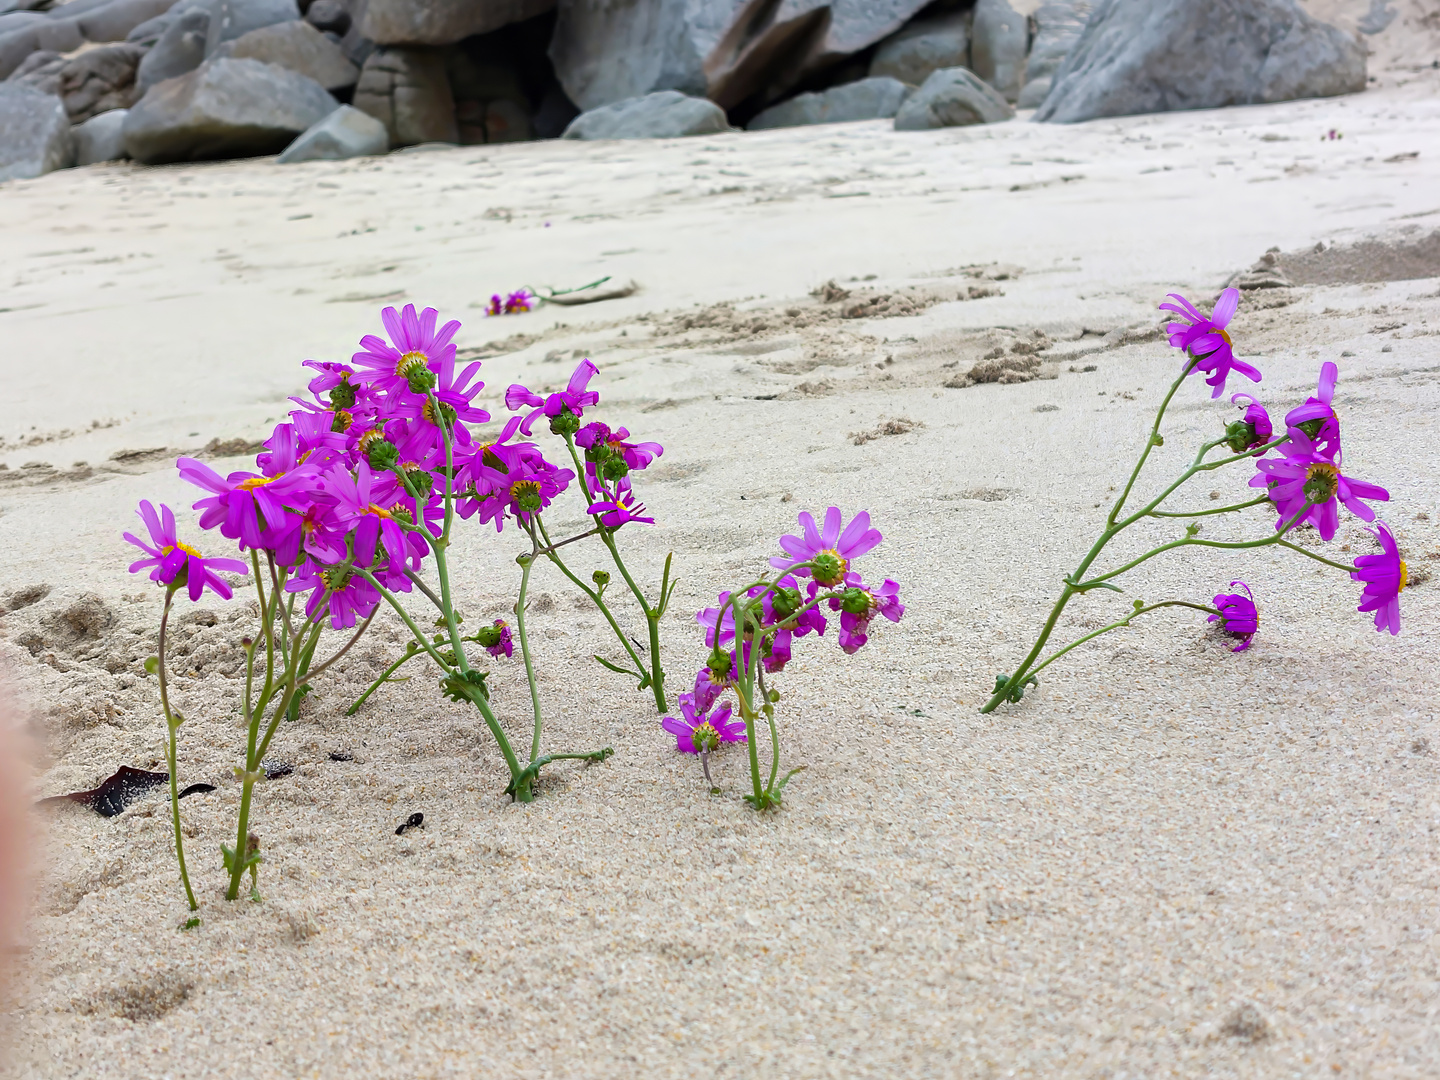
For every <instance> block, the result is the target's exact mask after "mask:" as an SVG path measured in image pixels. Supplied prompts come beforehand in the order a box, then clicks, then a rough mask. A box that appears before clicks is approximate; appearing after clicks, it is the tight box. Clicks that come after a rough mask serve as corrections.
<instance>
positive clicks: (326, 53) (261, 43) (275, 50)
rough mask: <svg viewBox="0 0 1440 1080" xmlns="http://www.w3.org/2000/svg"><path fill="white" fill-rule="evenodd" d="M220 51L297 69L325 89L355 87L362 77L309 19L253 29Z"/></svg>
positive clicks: (222, 47) (239, 58)
mask: <svg viewBox="0 0 1440 1080" xmlns="http://www.w3.org/2000/svg"><path fill="white" fill-rule="evenodd" d="M219 52H223V53H225V54H226V55H228V56H233V57H235V58H236V59H237V60H259V61H260V62H261V63H264V64H276V65H278V66H279V67H283V68H287V69H288V70H290V71H298V72H299V73H300V74H301V75H304V76H306V77H307V78H311V79H314V80H315V81H316V82H317V83H319V84H320V85H321V86H323V87H325V89H326V90H340V89H343V88H345V87H347V86H354V85H355V82H356V80H357V79H359V77H360V69H359V68H358V67H356V66H355V65H354V64H352V63H351V62H350V61H349V60H346V59H345V54H344V53H343V52H341V51H340V46H339V45H337V44H335V42H333V41H331V40H330V39H329V38H328V37H326V36H325V35H324V34H322V33H321V32H320V31H319V30H317V29H315V27H313V26H311V25H310V24H309V23H308V22H302V21H299V20H296V21H294V22H283V23H275V24H274V25H273V26H262V27H261V28H260V29H259V30H251V31H250V32H249V33H248V34H242V35H241V36H240V37H238V38H236V39H235V40H234V41H233V42H230V43H229V44H227V45H222V46H221V47H220V50H219ZM219 52H217V55H219Z"/></svg>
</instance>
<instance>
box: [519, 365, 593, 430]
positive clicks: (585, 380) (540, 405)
mask: <svg viewBox="0 0 1440 1080" xmlns="http://www.w3.org/2000/svg"><path fill="white" fill-rule="evenodd" d="M599 370H600V369H599V368H597V367H596V366H595V365H594V364H593V363H591V362H590V361H589V360H588V359H587V360H581V361H580V366H579V367H577V368H576V369H575V372H574V374H572V375H571V376H570V382H569V384H568V385H567V386H566V387H565V389H564V390H562V391H560V392H559V393H558V394H551V395H550V396H549V397H543V398H542V397H541V396H540V395H539V394H536V393H534V392H532V391H531V390H530V389H529V388H528V387H524V386H521V385H520V384H519V383H512V384H511V385H510V387H509V389H507V390H506V391H505V407H506V408H507V409H509V410H510V411H511V412H519V411H520V410H521V409H524V408H526V407H529V408H530V409H531V410H532V411H531V412H530V413H528V414H527V415H526V417H525V419H524V420H523V421H521V424H520V433H521V434H522V435H529V434H530V428H531V427H532V426H533V425H534V423H535V418H536V417H537V416H539V415H540V414H541V413H544V414H545V415H546V416H548V417H550V419H551V420H554V419H555V418H556V417H557V416H559V415H560V414H561V413H564V412H568V413H570V414H571V415H573V416H576V417H579V416H583V415H584V413H585V409H586V407H587V406H590V405H595V404H597V403H598V402H599V401H600V395H599V393H597V392H596V391H594V390H586V389H585V388H586V387H587V386H589V385H590V380H591V379H593V378H594V377H595V375H596V373H597V372H598V371H599ZM571 430H574V429H573V428H572V429H571Z"/></svg>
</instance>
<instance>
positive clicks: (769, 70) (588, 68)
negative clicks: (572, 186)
mask: <svg viewBox="0 0 1440 1080" xmlns="http://www.w3.org/2000/svg"><path fill="white" fill-rule="evenodd" d="M925 6H926V0H780V2H770V3H757V2H755V0H707V2H698V0H651V2H649V3H634V2H628V3H615V2H613V0H560V3H559V14H558V16H557V18H556V22H555V36H554V39H553V40H552V42H551V45H550V59H551V61H552V62H553V63H554V65H555V72H556V74H557V75H558V76H559V79H560V83H561V85H562V86H563V87H564V88H565V93H566V94H567V95H569V97H570V99H571V100H572V101H574V102H575V103H576V104H577V105H579V106H580V107H581V108H582V109H589V110H594V109H597V108H599V107H600V106H601V105H608V104H611V103H614V102H619V101H622V100H629V99H631V98H636V97H640V96H643V95H646V94H649V93H651V92H652V91H656V90H679V91H682V92H683V93H686V94H691V95H696V96H701V95H703V96H706V97H709V98H710V99H711V100H713V101H715V102H717V103H718V104H720V105H721V106H722V107H724V108H727V109H728V108H733V107H735V106H736V105H738V104H740V103H741V102H743V101H749V100H756V101H757V102H758V103H759V104H764V103H766V102H768V101H773V100H776V99H777V98H778V97H780V96H781V94H783V93H784V92H786V91H787V90H789V89H790V88H792V87H794V86H796V85H797V84H799V83H800V82H802V81H803V80H804V79H806V78H808V77H809V76H811V75H814V74H816V73H818V72H820V71H823V70H824V69H825V68H827V67H830V66H833V64H834V63H835V62H836V61H837V60H839V59H842V58H844V57H846V56H849V55H851V54H852V53H855V52H858V51H860V50H861V49H865V48H867V47H869V46H870V45H873V44H874V43H875V42H877V41H880V40H881V39H882V38H885V37H887V36H888V35H890V34H893V33H894V32H895V31H897V30H899V29H900V28H901V27H902V26H904V25H905V22H906V20H908V19H909V18H910V17H911V16H913V15H914V14H915V13H916V12H918V11H919V10H920V9H921V8H923V7H925Z"/></svg>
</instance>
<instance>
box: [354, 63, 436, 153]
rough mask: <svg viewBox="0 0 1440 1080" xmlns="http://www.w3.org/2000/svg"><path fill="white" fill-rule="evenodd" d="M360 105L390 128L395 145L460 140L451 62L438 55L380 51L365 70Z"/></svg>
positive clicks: (357, 97)
mask: <svg viewBox="0 0 1440 1080" xmlns="http://www.w3.org/2000/svg"><path fill="white" fill-rule="evenodd" d="M354 104H355V107H356V108H357V109H359V110H361V111H362V112H366V113H369V114H370V115H371V116H373V117H375V119H377V120H379V121H380V122H381V123H382V124H384V125H385V130H386V131H387V132H388V133H389V135H390V145H391V146H397V147H398V146H415V145H417V144H419V143H426V142H450V143H453V142H459V141H460V130H459V126H458V125H457V124H456V122H455V98H454V96H453V95H452V93H451V91H450V80H449V77H448V76H447V75H446V72H445V57H444V55H443V54H442V53H440V52H438V51H437V50H434V49H377V50H375V52H374V53H372V54H371V55H370V58H369V59H368V60H366V61H365V66H364V67H363V68H362V69H361V70H360V81H359V82H358V83H357V84H356V85H355V98H354Z"/></svg>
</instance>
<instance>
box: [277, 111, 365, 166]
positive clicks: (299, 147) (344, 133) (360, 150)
mask: <svg viewBox="0 0 1440 1080" xmlns="http://www.w3.org/2000/svg"><path fill="white" fill-rule="evenodd" d="M389 150H390V136H389V134H388V133H387V132H386V131H385V125H384V124H382V123H381V122H380V121H379V120H376V119H375V117H373V116H371V115H369V114H368V113H363V112H361V111H360V110H359V109H356V108H352V107H351V106H349V105H341V106H340V108H338V109H336V110H335V111H334V112H332V113H331V114H330V115H329V116H327V117H325V119H323V120H321V121H320V122H319V123H317V124H315V125H313V126H312V127H310V128H309V129H308V130H307V131H305V132H304V133H303V134H302V135H301V136H300V137H299V138H298V139H296V140H295V141H294V142H293V143H291V144H290V145H289V146H287V147H286V148H285V151H284V153H282V154H281V155H280V157H279V158H277V159H276V160H278V161H279V163H280V164H281V165H291V164H294V163H296V162H300V161H345V160H346V159H347V158H355V157H370V156H371V155H374V154H384V153H388V152H389Z"/></svg>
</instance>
